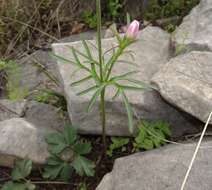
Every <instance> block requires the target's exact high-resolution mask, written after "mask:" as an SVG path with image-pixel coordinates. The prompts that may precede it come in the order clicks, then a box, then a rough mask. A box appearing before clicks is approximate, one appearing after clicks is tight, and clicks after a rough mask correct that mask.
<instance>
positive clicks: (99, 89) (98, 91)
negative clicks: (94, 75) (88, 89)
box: [87, 84, 106, 112]
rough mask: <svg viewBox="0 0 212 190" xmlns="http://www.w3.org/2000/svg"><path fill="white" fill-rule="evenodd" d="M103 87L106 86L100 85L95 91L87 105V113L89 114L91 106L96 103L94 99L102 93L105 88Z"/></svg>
mask: <svg viewBox="0 0 212 190" xmlns="http://www.w3.org/2000/svg"><path fill="white" fill-rule="evenodd" d="M105 86H106V84H103V85H101V86H100V87H99V88H98V89H97V91H96V92H95V93H94V95H93V96H92V98H91V99H90V101H89V103H88V107H87V112H89V111H90V110H91V109H92V108H93V106H94V104H95V102H96V99H97V98H98V96H99V95H100V94H101V92H102V90H103V89H104V88H105Z"/></svg>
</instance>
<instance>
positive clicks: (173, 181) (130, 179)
mask: <svg viewBox="0 0 212 190" xmlns="http://www.w3.org/2000/svg"><path fill="white" fill-rule="evenodd" d="M211 9H212V1H210V0H201V2H200V4H199V5H197V6H196V7H195V8H194V9H193V10H192V11H191V13H190V14H189V15H188V16H186V17H185V18H184V20H183V22H182V24H181V25H180V26H179V28H177V29H176V31H175V32H174V33H173V34H172V35H170V34H169V33H167V32H165V31H164V30H162V29H161V28H159V27H153V26H148V27H146V28H145V29H143V30H141V31H140V34H139V37H138V42H137V43H136V44H135V45H133V46H132V47H131V49H130V50H132V51H133V52H135V55H134V62H135V64H136V65H137V66H136V69H138V70H139V73H138V74H137V75H135V77H136V79H139V80H142V81H144V82H146V83H147V84H149V85H153V86H154V87H155V89H156V90H151V91H147V92H132V93H131V92H130V93H129V94H128V96H129V100H130V103H131V104H132V105H133V113H134V117H135V119H138V120H139V119H144V120H153V121H156V120H163V121H167V122H168V123H170V125H171V130H172V138H173V139H181V138H184V137H185V136H186V135H191V134H196V133H199V132H201V130H202V127H203V126H204V123H205V122H206V120H207V118H208V116H209V114H210V112H211V111H212V73H211V72H212V70H211V67H212V64H211V63H212V52H211V50H212V38H211V36H212V21H211V20H212V11H211ZM94 36H95V35H94V33H93V32H91V33H90V32H88V33H85V35H84V38H85V39H87V40H91V42H94V41H92V40H93V37H94ZM108 37H112V36H111V33H108V32H107V31H106V32H105V38H108ZM80 39H81V36H79V35H76V36H72V37H71V38H66V39H63V40H61V43H57V44H53V50H54V52H55V53H56V54H58V55H61V56H64V57H66V58H68V59H71V58H72V57H71V54H70V53H69V52H68V49H67V45H70V46H74V47H77V48H79V49H82V45H81V44H80V42H79V40H80ZM64 42H65V43H64ZM115 44H116V42H115V39H114V38H113V37H112V38H108V39H104V40H103V46H104V49H108V48H111V47H112V45H115ZM93 52H94V54H96V51H95V50H94V51H93ZM49 53H50V49H48V48H47V49H45V50H39V51H37V52H35V53H33V54H32V55H30V56H27V55H26V56H24V57H22V58H21V59H19V60H18V63H19V64H20V66H21V68H22V72H23V75H22V77H21V84H22V85H23V86H26V87H27V88H28V89H30V92H31V93H30V94H29V96H28V97H27V98H26V100H21V101H15V102H14V101H11V100H8V99H7V98H6V97H5V96H3V95H2V98H1V100H0V165H1V166H4V167H13V164H14V160H15V159H17V158H22V159H23V158H29V159H31V160H32V161H33V162H34V163H35V164H37V165H42V164H44V163H45V161H46V158H47V157H48V151H47V144H46V142H45V136H46V134H48V133H50V132H52V131H60V130H62V129H63V127H64V125H65V124H66V123H70V119H69V118H71V119H72V123H73V124H78V125H79V133H80V134H83V135H89V137H88V139H89V138H91V139H92V142H93V146H94V147H95V148H94V151H93V152H92V153H91V155H89V156H90V157H91V158H93V159H94V160H95V161H97V160H98V158H97V157H96V158H94V157H95V155H98V154H99V152H101V146H100V138H99V137H96V136H92V135H99V134H100V133H101V130H100V123H99V117H98V113H97V111H98V110H97V109H98V107H97V105H96V107H95V108H94V110H93V111H92V112H91V113H89V114H84V111H83V110H84V109H85V105H86V103H87V102H88V100H89V98H90V96H89V95H87V96H84V97H83V98H79V97H77V96H76V93H77V92H79V91H80V90H82V89H84V88H83V87H86V86H88V85H91V84H86V86H80V87H74V88H73V87H71V86H70V84H71V83H72V82H73V81H75V79H78V78H79V76H81V75H83V74H84V73H80V72H79V73H77V74H76V75H75V76H74V78H71V77H70V73H72V72H73V71H74V70H75V68H74V66H72V65H70V64H64V63H62V62H60V61H59V60H55V59H53V58H52V57H51V56H50V54H49ZM122 60H125V61H131V60H130V57H129V56H126V55H124V57H122ZM120 64H122V66H123V67H117V68H115V72H114V74H120V73H122V72H123V71H125V70H132V69H134V67H133V66H132V65H131V66H129V65H128V64H125V62H124V61H122V62H121V61H120ZM41 70H42V71H44V72H40V71H41ZM47 88H48V89H49V88H50V89H52V90H54V92H57V93H58V94H63V95H64V96H65V99H66V101H67V105H66V103H65V105H64V104H60V106H58V105H56V104H52V105H50V104H45V103H39V102H37V101H35V100H34V99H33V95H34V94H36V93H37V92H38V91H39V90H40V89H47ZM2 94H3V93H2ZM112 94H113V89H110V90H109V91H108V96H107V106H106V107H107V112H108V118H109V119H108V123H107V125H108V128H107V131H106V132H107V135H108V136H130V133H129V132H128V130H127V120H126V118H127V117H126V113H125V111H124V109H123V104H122V103H121V100H120V99H117V100H116V101H115V102H114V103H111V95H112ZM61 105H63V106H61ZM66 106H67V107H66ZM64 107H65V108H64ZM66 108H68V110H66ZM210 124H212V121H211V122H210ZM210 127H211V126H209V130H210ZM91 136H92V137H91ZM94 139H95V140H94ZM14 145H15V146H14ZM195 145H196V142H195V141H194V142H187V141H186V142H180V143H179V144H178V145H166V146H165V147H161V148H159V149H157V150H152V151H147V152H140V153H136V154H132V155H129V156H126V157H121V156H125V155H126V152H125V153H123V154H122V153H120V154H119V153H118V155H116V156H115V157H114V158H113V159H112V161H110V160H109V159H107V160H105V162H104V163H102V164H101V167H97V173H98V175H97V177H96V181H95V183H94V182H93V181H94V180H93V179H90V178H78V179H77V178H76V179H75V178H74V182H73V183H75V182H78V180H85V181H86V182H87V183H88V184H90V186H89V187H90V189H91V190H93V189H95V188H96V186H97V185H98V183H99V181H100V180H101V178H102V177H103V175H105V174H106V173H107V172H109V173H108V174H106V175H105V176H104V177H103V179H102V181H101V183H100V184H99V185H98V187H97V188H96V190H119V189H120V190H121V189H122V190H134V189H141V190H161V189H163V190H179V188H180V185H181V183H182V180H183V177H184V175H185V172H186V170H187V168H188V165H189V161H190V160H191V157H192V154H193V151H194V148H195ZM129 148H130V147H129ZM211 148H212V143H211V139H210V138H208V139H207V140H206V141H205V142H204V143H203V144H202V147H201V149H200V152H199V154H198V156H197V160H196V162H195V164H194V168H193V169H192V172H191V175H190V178H189V181H188V183H187V186H186V188H187V189H192V190H199V189H201V190H210V189H212V184H211V180H210V179H211V178H212V172H211V171H212V164H211V153H210V152H211V151H210V150H211ZM127 153H130V152H127ZM117 157H121V158H119V159H117V160H115V163H114V166H113V169H112V165H113V160H114V159H116V158H117ZM111 169H112V171H111ZM1 171H3V172H2V173H1ZM1 171H0V181H1V176H2V178H3V179H4V178H5V177H6V178H7V177H8V176H7V175H6V176H5V172H6V173H7V169H3V170H2V169H1ZM91 181H92V182H91ZM42 188H43V189H45V188H46V187H43V186H42V187H41V189H42ZM48 188H52V189H54V188H53V187H52V186H51V185H50V187H49V186H48ZM73 188H75V187H74V186H73V185H72V186H71V187H64V189H73Z"/></svg>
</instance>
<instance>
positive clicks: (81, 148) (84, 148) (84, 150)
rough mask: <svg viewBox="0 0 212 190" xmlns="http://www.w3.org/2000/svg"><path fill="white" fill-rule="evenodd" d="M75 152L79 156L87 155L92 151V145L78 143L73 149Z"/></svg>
mask: <svg viewBox="0 0 212 190" xmlns="http://www.w3.org/2000/svg"><path fill="white" fill-rule="evenodd" d="M73 149H74V152H75V153H76V154H79V155H85V154H88V153H90V151H91V143H77V144H75V145H74V147H73Z"/></svg>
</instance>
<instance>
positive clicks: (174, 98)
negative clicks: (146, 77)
mask: <svg viewBox="0 0 212 190" xmlns="http://www.w3.org/2000/svg"><path fill="white" fill-rule="evenodd" d="M211 68H212V53H210V52H197V51H195V52H190V53H188V54H184V55H182V56H178V57H176V58H174V59H171V60H170V62H169V63H167V65H165V66H164V67H163V68H162V69H161V70H160V71H159V72H158V73H157V74H156V75H155V76H154V77H153V82H154V83H156V84H157V85H158V88H159V91H160V94H161V95H162V96H163V97H164V98H165V99H166V100H167V101H168V102H170V103H171V104H173V105H175V106H177V107H179V108H180V109H182V110H184V111H186V112H187V113H189V114H191V115H193V116H195V117H196V118H198V119H200V120H201V121H203V122H206V120H207V118H208V116H209V114H210V112H211V111H212V69H211ZM210 123H212V121H211V122H210Z"/></svg>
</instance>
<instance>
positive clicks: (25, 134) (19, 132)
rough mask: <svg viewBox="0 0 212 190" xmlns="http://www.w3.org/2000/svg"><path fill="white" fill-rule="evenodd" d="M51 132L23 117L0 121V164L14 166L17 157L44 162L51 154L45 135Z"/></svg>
mask: <svg viewBox="0 0 212 190" xmlns="http://www.w3.org/2000/svg"><path fill="white" fill-rule="evenodd" d="M50 132H52V130H51V129H47V128H38V127H37V126H35V125H33V124H32V123H29V122H27V121H26V120H24V119H22V118H13V119H9V120H5V121H2V122H0V165H1V166H8V167H12V166H13V164H14V161H15V159H17V158H20V159H25V158H28V159H31V160H32V161H33V162H34V163H35V164H44V163H45V161H46V159H47V157H48V156H49V153H48V150H47V144H46V142H45V136H46V135H47V134H48V133H50Z"/></svg>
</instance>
